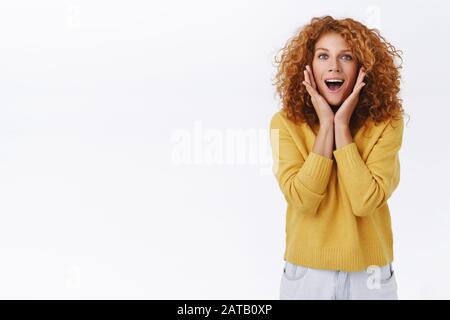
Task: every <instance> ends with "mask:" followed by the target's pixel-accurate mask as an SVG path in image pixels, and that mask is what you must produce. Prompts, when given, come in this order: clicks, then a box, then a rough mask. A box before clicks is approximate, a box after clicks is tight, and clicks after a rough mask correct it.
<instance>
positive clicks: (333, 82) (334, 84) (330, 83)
mask: <svg viewBox="0 0 450 320" xmlns="http://www.w3.org/2000/svg"><path fill="white" fill-rule="evenodd" d="M344 81H345V80H341V79H330V80H325V84H326V85H327V87H328V89H330V91H331V92H337V91H339V89H340V88H341V87H342V85H343V84H344Z"/></svg>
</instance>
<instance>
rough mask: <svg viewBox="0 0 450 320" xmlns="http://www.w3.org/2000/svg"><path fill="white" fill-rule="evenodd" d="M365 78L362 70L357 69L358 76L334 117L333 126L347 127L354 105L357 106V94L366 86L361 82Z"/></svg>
mask: <svg viewBox="0 0 450 320" xmlns="http://www.w3.org/2000/svg"><path fill="white" fill-rule="evenodd" d="M365 76H366V73H365V71H364V68H363V67H361V68H360V69H359V75H358V78H357V79H356V82H355V86H354V87H353V91H352V93H351V94H350V95H349V96H348V97H347V99H345V101H344V102H343V103H342V105H341V106H340V108H339V109H338V111H336V113H335V115H334V124H335V125H336V124H338V125H346V126H347V125H349V123H350V118H351V116H352V113H353V111H354V110H355V107H356V105H357V104H358V100H359V93H360V91H361V89H362V88H363V87H364V86H365V85H366V83H365V82H363V80H364V77H365Z"/></svg>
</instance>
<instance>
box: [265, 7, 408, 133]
mask: <svg viewBox="0 0 450 320" xmlns="http://www.w3.org/2000/svg"><path fill="white" fill-rule="evenodd" d="M328 32H335V33H338V34H340V35H341V36H342V37H343V39H344V40H345V41H346V42H347V44H348V45H349V47H350V48H351V50H352V51H353V54H354V55H355V57H356V59H357V61H358V64H359V65H360V66H363V67H364V68H365V70H366V73H367V75H366V78H365V81H364V82H366V85H365V86H364V89H363V90H362V91H361V92H360V95H359V103H358V105H357V106H356V108H355V110H354V111H353V113H352V116H351V119H350V129H351V131H352V132H355V131H356V130H357V129H358V128H359V127H361V125H363V124H364V123H365V122H366V120H367V119H368V118H370V119H372V120H373V121H374V122H375V123H380V122H383V121H385V120H389V119H396V120H399V119H400V118H401V117H402V115H403V114H404V109H403V107H402V99H400V98H399V97H398V96H397V95H398V93H399V91H400V72H399V69H401V68H402V66H401V64H400V65H399V66H396V64H395V61H394V60H395V58H396V57H397V58H399V59H400V60H401V61H402V63H403V59H402V57H401V56H400V53H403V52H402V51H401V50H396V49H395V48H394V46H392V45H391V44H390V43H389V42H387V41H386V40H385V38H383V37H382V36H381V35H380V32H379V30H377V29H369V28H367V27H366V26H365V25H363V24H362V23H360V22H358V21H355V20H353V19H351V18H346V19H340V20H337V19H334V18H333V17H331V16H329V15H327V16H323V17H314V18H312V19H311V21H310V23H309V24H307V25H305V26H303V27H301V28H300V30H299V32H298V34H297V35H295V36H293V37H292V38H290V39H289V40H288V42H287V44H286V45H285V46H284V47H283V48H282V49H281V50H280V51H281V54H282V55H281V59H280V60H277V57H275V63H276V64H279V66H278V72H277V74H276V76H275V80H276V81H275V83H273V84H274V85H276V90H277V93H278V95H279V96H280V98H281V103H282V110H283V111H285V112H286V114H287V117H288V118H289V119H290V120H291V121H293V122H294V123H298V122H299V121H301V122H305V121H306V122H307V123H308V124H309V125H310V126H311V127H313V126H314V125H317V124H319V118H318V116H317V114H316V111H315V109H314V107H313V104H312V102H311V97H310V95H309V93H308V92H307V91H306V88H305V87H304V86H303V85H302V81H303V80H304V75H303V70H305V67H306V65H312V59H313V57H314V45H315V43H316V42H317V40H318V39H319V38H320V37H321V36H322V35H323V34H326V33H328ZM399 52H400V53H399Z"/></svg>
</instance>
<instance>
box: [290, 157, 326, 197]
mask: <svg viewBox="0 0 450 320" xmlns="http://www.w3.org/2000/svg"><path fill="white" fill-rule="evenodd" d="M332 168H333V159H330V158H327V157H324V156H322V155H320V154H317V153H314V152H310V153H309V155H308V157H307V158H306V160H305V162H304V163H303V166H302V169H301V170H300V173H299V174H298V175H297V178H298V179H300V180H301V182H302V183H303V184H304V185H305V186H306V187H307V188H309V189H310V190H312V191H313V192H316V193H319V194H323V193H324V192H325V190H326V188H327V185H328V182H329V181H330V176H331V170H332Z"/></svg>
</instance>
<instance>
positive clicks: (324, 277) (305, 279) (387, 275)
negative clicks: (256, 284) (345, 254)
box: [280, 261, 398, 300]
mask: <svg viewBox="0 0 450 320" xmlns="http://www.w3.org/2000/svg"><path fill="white" fill-rule="evenodd" d="M280 299H281V300H330V299H331V300H347V299H350V300H397V299H398V297H397V281H396V279H395V273H394V269H393V267H392V263H389V264H386V265H384V266H382V267H380V266H375V265H374V266H370V267H368V268H367V270H364V271H360V272H346V271H338V270H322V269H314V268H308V267H304V266H299V265H295V264H292V263H290V262H288V261H286V262H285V265H284V268H283V274H282V277H281V284H280Z"/></svg>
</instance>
